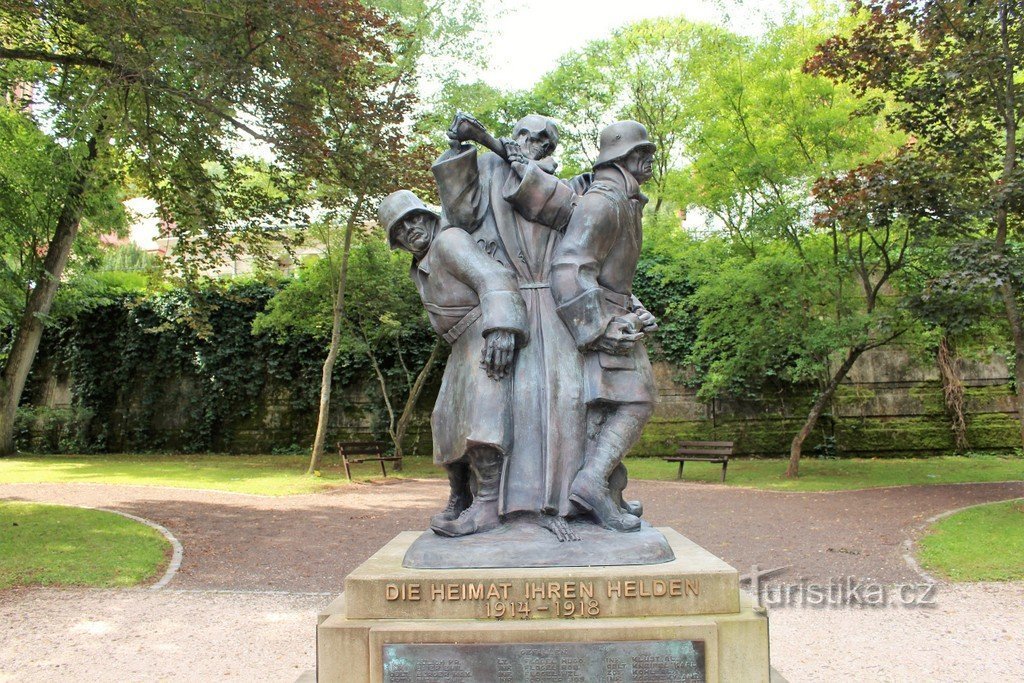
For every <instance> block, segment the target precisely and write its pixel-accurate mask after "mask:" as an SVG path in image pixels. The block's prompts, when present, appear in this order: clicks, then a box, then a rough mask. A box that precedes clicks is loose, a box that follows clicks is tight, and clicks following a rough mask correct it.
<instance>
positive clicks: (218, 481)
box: [0, 453, 441, 496]
mask: <svg viewBox="0 0 1024 683" xmlns="http://www.w3.org/2000/svg"><path fill="white" fill-rule="evenodd" d="M337 460H338V458H337V456H334V457H331V458H328V460H327V462H325V463H324V467H323V468H322V471H321V474H322V476H320V477H307V476H306V475H305V472H306V466H307V465H308V463H309V458H308V457H306V456H301V455H215V454H209V453H203V454H198V455H154V454H142V455H133V454H115V455H106V454H104V455H30V456H26V455H19V456H17V457H15V458H0V483H15V482H32V483H44V482H94V483H104V484H142V485H151V486H174V487H179V488H197V489H216V490H218V491H235V492H238V493H258V494H263V495H267V496H286V495H290V494H296V493H313V492H316V491H322V490H324V489H327V488H330V487H333V486H342V485H345V484H347V483H348V482H347V480H346V479H345V473H344V470H343V469H342V467H341V465H340V464H339V463H338V462H337ZM404 465H405V467H404V471H403V472H399V473H397V474H394V475H392V474H391V463H388V464H387V466H388V476H389V477H390V476H398V477H412V478H417V477H420V478H422V477H431V476H435V477H436V476H440V474H441V471H440V468H435V467H434V466H433V465H432V464H431V462H430V459H429V458H408V459H407V460H406V462H405V463H404ZM352 475H353V477H354V478H355V479H356V480H357V481H365V480H368V479H373V478H380V465H377V464H375V463H367V464H365V465H353V466H352Z"/></svg>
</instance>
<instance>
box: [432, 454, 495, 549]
mask: <svg viewBox="0 0 1024 683" xmlns="http://www.w3.org/2000/svg"><path fill="white" fill-rule="evenodd" d="M501 461H502V455H501V454H500V453H498V452H497V451H494V450H491V449H486V450H480V451H477V452H474V453H471V454H470V460H469V462H470V465H471V466H472V468H473V474H474V476H476V480H477V490H476V497H474V498H473V503H472V505H470V506H469V507H468V508H466V509H465V510H464V511H463V512H462V514H461V515H459V516H458V518H457V519H453V520H450V521H447V520H438V521H437V522H436V523H435V522H434V521H433V520H431V525H430V528H431V529H433V530H434V533H437V534H440V535H442V536H466V535H468V534H475V533H480V532H481V531H490V530H491V529H494V528H495V527H497V526H498V524H500V523H501V519H500V518H499V517H498V486H499V482H500V481H501V464H502V462H501Z"/></svg>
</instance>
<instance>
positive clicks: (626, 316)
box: [551, 121, 657, 531]
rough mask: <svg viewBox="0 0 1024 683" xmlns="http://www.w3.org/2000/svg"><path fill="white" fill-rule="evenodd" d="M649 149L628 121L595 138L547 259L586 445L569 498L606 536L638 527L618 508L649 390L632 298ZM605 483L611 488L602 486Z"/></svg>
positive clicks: (641, 329) (649, 325)
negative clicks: (577, 373) (577, 357)
mask: <svg viewBox="0 0 1024 683" xmlns="http://www.w3.org/2000/svg"><path fill="white" fill-rule="evenodd" d="M655 149H656V148H655V145H654V143H652V142H651V141H650V139H649V138H648V136H647V129H646V128H644V126H643V125H641V124H640V123H637V122H636V121H619V122H617V123H613V124H612V125H610V126H608V127H607V128H605V129H604V130H603V131H601V136H600V142H599V153H598V157H597V162H596V163H595V164H594V179H593V184H592V185H591V186H590V189H589V190H587V192H586V194H585V195H584V196H583V197H582V198H581V199H580V200H579V202H578V204H577V206H576V208H575V210H574V212H573V214H572V218H571V219H570V221H569V224H568V226H567V227H566V230H565V237H564V238H563V239H562V241H561V243H560V244H559V245H558V248H557V249H556V250H555V253H554V255H553V257H552V265H551V291H552V294H553V296H554V299H555V302H556V303H557V304H558V314H559V315H560V316H561V318H562V320H563V321H564V322H565V325H566V327H567V328H568V329H569V330H570V332H571V333H572V336H573V338H574V340H575V342H576V346H577V348H578V349H579V350H580V351H581V352H582V353H583V356H584V359H583V383H584V400H585V402H586V404H587V435H588V438H587V444H586V454H585V459H584V464H583V467H582V469H581V470H580V471H579V473H578V474H577V475H576V477H575V479H574V480H573V482H572V485H571V487H570V491H569V493H570V498H571V500H572V501H573V502H574V503H576V504H578V505H579V506H580V507H582V508H583V509H585V510H587V511H589V512H591V513H592V514H593V516H594V517H595V518H596V520H597V521H598V522H599V523H600V524H601V525H602V526H605V527H606V528H609V529H614V530H618V531H635V530H637V529H639V528H640V520H639V518H638V514H639V512H640V507H639V506H638V505H637V504H623V502H622V500H621V487H622V486H623V485H624V479H625V469H624V468H623V467H622V466H621V463H622V458H623V457H624V456H625V454H626V452H627V451H628V450H629V449H630V448H631V447H632V446H633V445H634V444H635V443H636V441H637V440H638V439H639V438H640V434H641V432H642V430H643V427H644V425H645V424H646V423H647V421H648V420H649V419H650V417H651V413H652V412H653V408H654V401H655V396H656V389H655V386H654V378H653V375H652V372H651V363H650V360H649V359H648V357H647V351H646V349H645V348H644V345H643V343H642V340H643V338H644V335H645V334H648V333H650V332H653V331H654V330H655V329H657V321H656V320H655V319H654V316H653V315H651V314H650V313H649V312H648V311H647V310H646V309H645V308H644V307H643V305H642V304H641V303H640V301H639V300H637V298H636V297H635V296H633V294H632V286H633V276H634V275H635V274H636V266H637V261H638V260H639V258H640V247H641V244H642V242H643V228H642V226H641V217H642V214H643V208H644V205H645V204H646V203H647V197H645V196H644V195H643V194H642V193H641V192H640V185H641V184H643V183H645V182H646V181H648V180H650V178H651V176H652V175H653V162H654V153H655ZM609 479H618V481H617V482H615V481H613V482H612V484H611V485H610V484H609Z"/></svg>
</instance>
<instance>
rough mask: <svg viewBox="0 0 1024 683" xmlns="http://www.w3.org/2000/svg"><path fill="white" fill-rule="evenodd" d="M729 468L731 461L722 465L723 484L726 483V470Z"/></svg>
mask: <svg viewBox="0 0 1024 683" xmlns="http://www.w3.org/2000/svg"><path fill="white" fill-rule="evenodd" d="M728 467H729V461H728V460H726V461H725V462H723V463H722V483H723V484H724V483H725V470H726V468H728Z"/></svg>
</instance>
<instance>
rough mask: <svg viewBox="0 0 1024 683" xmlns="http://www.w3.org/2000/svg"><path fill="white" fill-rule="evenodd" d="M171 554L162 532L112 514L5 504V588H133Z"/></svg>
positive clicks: (0, 514)
mask: <svg viewBox="0 0 1024 683" xmlns="http://www.w3.org/2000/svg"><path fill="white" fill-rule="evenodd" d="M170 550H171V545H170V543H168V542H167V539H166V538H164V537H163V535H161V534H160V532H158V531H156V530H155V529H151V528H150V527H148V526H146V525H145V524H140V523H139V522H135V521H133V520H130V519H127V518H125V517H122V516H121V515H115V514H113V513H111V512H101V511H99V510H84V509H82V508H72V507H63V506H60V505H39V504H36V503H16V502H7V501H0V589H4V588H11V587H13V586H99V587H104V588H107V587H115V586H116V587H121V586H134V585H136V584H138V583H142V582H143V581H147V580H149V579H151V578H154V577H155V576H156V575H157V573H158V572H159V571H160V569H162V568H163V567H164V565H165V564H166V563H167V558H168V557H169V555H170Z"/></svg>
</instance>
